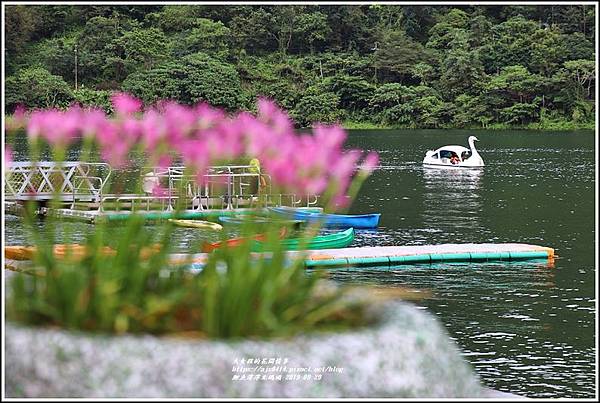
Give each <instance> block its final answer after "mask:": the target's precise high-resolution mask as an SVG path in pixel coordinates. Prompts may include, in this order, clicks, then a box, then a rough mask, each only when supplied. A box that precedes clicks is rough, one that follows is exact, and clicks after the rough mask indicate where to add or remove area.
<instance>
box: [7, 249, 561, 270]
mask: <svg viewBox="0 0 600 403" xmlns="http://www.w3.org/2000/svg"><path fill="white" fill-rule="evenodd" d="M287 253H288V257H289V258H290V259H294V258H297V257H299V256H302V255H303V254H304V253H306V255H305V256H304V265H305V267H306V268H317V267H331V268H335V267H337V268H342V267H366V266H380V267H381V266H388V267H395V266H401V265H413V264H439V263H444V262H446V263H471V262H501V261H527V260H532V261H534V260H535V261H539V260H544V261H546V262H547V263H548V266H549V267H552V266H553V263H554V249H552V248H548V247H545V246H538V245H529V244H522V243H502V244H493V243H480V244H475V243H466V244H440V245H416V246H375V247H361V248H342V249H320V250H311V251H288V252H287ZM253 255H254V256H256V257H259V256H260V255H261V253H253ZM264 255H266V256H269V253H264ZM209 258H210V254H209V253H196V254H189V253H173V254H171V255H170V256H169V262H170V264H171V265H173V266H179V265H186V266H188V267H189V268H190V269H192V270H201V269H202V268H203V267H204V265H205V264H206V263H207V262H208V259H209ZM4 265H5V268H7V269H10V270H15V271H21V270H23V269H27V268H31V261H17V260H11V259H5V262H4Z"/></svg>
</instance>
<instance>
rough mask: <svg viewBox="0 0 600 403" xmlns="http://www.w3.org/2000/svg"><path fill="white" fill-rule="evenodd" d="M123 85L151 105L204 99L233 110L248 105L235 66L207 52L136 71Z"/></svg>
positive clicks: (196, 101)
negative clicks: (161, 101) (166, 101)
mask: <svg viewBox="0 0 600 403" xmlns="http://www.w3.org/2000/svg"><path fill="white" fill-rule="evenodd" d="M123 88H124V89H125V90H127V91H130V92H131V93H133V94H134V95H136V96H138V97H140V98H141V99H142V100H144V102H146V103H148V104H151V103H155V102H157V101H159V100H161V99H173V100H177V101H179V102H183V103H186V104H190V105H191V104H196V103H198V102H203V101H204V102H208V103H210V104H212V105H214V106H220V107H224V108H227V109H229V110H235V109H238V108H240V107H244V106H245V105H246V104H247V100H246V98H245V96H244V93H243V91H242V87H241V82H240V78H239V75H238V74H237V72H236V70H235V68H233V66H232V65H230V64H227V63H224V62H222V61H220V60H218V59H215V58H212V57H210V56H208V55H207V54H204V53H194V54H192V55H188V56H186V57H184V58H182V59H181V60H179V61H172V62H167V63H165V64H162V65H160V66H157V67H156V68H153V69H150V70H147V71H139V72H137V73H133V74H131V75H130V76H129V77H127V79H126V80H125V81H124V82H123Z"/></svg>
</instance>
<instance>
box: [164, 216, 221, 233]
mask: <svg viewBox="0 0 600 403" xmlns="http://www.w3.org/2000/svg"><path fill="white" fill-rule="evenodd" d="M169 221H171V222H172V223H173V224H175V225H178V226H180V227H190V228H203V229H212V230H215V231H220V230H222V229H223V226H222V225H221V224H217V223H216V222H210V221H202V220H176V219H174V218H169Z"/></svg>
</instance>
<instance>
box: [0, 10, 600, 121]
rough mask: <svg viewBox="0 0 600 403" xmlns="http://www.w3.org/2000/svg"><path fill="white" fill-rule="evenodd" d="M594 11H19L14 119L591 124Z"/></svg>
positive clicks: (9, 83) (10, 101)
mask: <svg viewBox="0 0 600 403" xmlns="http://www.w3.org/2000/svg"><path fill="white" fill-rule="evenodd" d="M594 21H595V15H594V6H593V5H591V4H590V5H554V6H550V5H532V6H517V5H511V6H498V5H494V6H484V5H476V6H464V5H461V6H451V5H444V6H416V5H411V6H399V5H384V4H382V5H355V6H353V5H319V6H317V5H294V6H246V5H244V6H225V5H221V6H216V5H212V6H209V5H146V6H127V5H118V6H116V5H114V6H111V5H101V6H90V5H87V6H72V5H61V6H50V5H43V6H30V5H17V6H6V14H5V30H6V31H5V38H6V47H5V57H6V59H5V60H6V72H5V74H6V87H5V88H6V92H5V103H6V108H7V113H10V112H12V111H13V110H14V109H15V108H16V107H17V106H18V105H19V104H22V105H24V106H25V107H27V108H36V107H51V106H58V107H65V106H68V105H69V104H71V103H73V102H78V103H80V104H81V105H98V106H101V107H103V108H104V109H106V110H108V111H110V103H109V98H110V94H111V92H112V91H115V90H124V91H128V92H131V93H133V94H134V95H136V96H138V97H140V98H142V99H143V100H144V101H145V102H146V103H153V102H155V101H157V100H159V99H175V100H177V101H179V102H183V103H187V104H194V103H197V102H200V101H206V102H209V103H210V104H212V105H215V106H221V107H224V108H226V109H228V110H230V111H236V110H240V109H244V110H251V111H252V110H254V108H255V103H256V98H257V97H258V96H266V97H269V98H271V99H274V100H275V101H276V102H277V103H278V104H279V105H280V106H281V107H283V108H285V109H286V110H288V111H289V113H290V115H291V116H292V117H293V119H294V120H295V121H296V123H297V125H298V126H299V127H300V126H309V125H310V124H311V122H314V121H322V122H334V121H342V122H344V124H345V125H346V126H347V127H369V126H373V127H407V128H445V127H452V128H477V127H484V128H504V127H528V128H557V129H561V128H565V129H566V128H581V127H593V125H594V110H595V99H594V93H595V80H594V77H595V61H594V60H595V46H594V45H595V39H596V38H595V26H594Z"/></svg>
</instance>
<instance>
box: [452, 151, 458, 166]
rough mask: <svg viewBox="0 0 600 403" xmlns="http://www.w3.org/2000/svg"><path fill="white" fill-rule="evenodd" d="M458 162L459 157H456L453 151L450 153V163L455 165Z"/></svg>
mask: <svg viewBox="0 0 600 403" xmlns="http://www.w3.org/2000/svg"><path fill="white" fill-rule="evenodd" d="M459 162H460V158H458V155H456V154H455V153H452V156H451V157H450V163H451V164H453V165H456V164H458V163H459Z"/></svg>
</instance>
